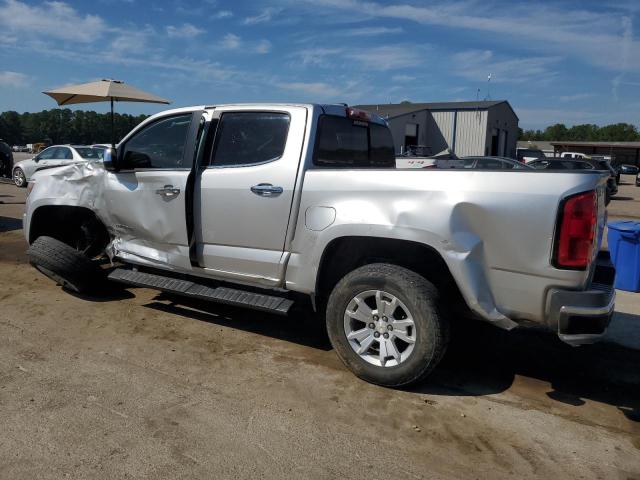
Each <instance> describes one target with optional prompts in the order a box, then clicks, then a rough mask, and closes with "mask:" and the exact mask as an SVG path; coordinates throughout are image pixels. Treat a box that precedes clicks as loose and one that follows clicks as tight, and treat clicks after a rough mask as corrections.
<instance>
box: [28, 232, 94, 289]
mask: <svg viewBox="0 0 640 480" xmlns="http://www.w3.org/2000/svg"><path fill="white" fill-rule="evenodd" d="M28 255H29V262H30V263H31V264H32V265H33V266H34V267H35V268H37V269H38V270H39V271H40V272H41V273H43V274H44V275H46V276H47V277H49V278H51V279H52V280H54V281H55V282H56V283H58V284H59V285H62V286H63V287H64V288H67V289H69V290H71V291H74V292H77V293H90V292H92V291H96V290H97V289H98V287H99V286H101V285H102V284H103V282H104V280H105V275H104V272H103V271H102V269H101V268H100V267H99V266H98V265H97V264H96V263H95V262H94V261H92V260H91V259H90V258H89V257H87V256H86V255H85V254H84V253H82V252H81V251H78V250H76V249H75V248H73V247H71V246H69V245H67V244H66V243H63V242H61V241H60V240H56V239H55V238H52V237H46V236H42V237H38V238H37V239H36V241H35V242H33V243H32V244H31V247H29V251H28Z"/></svg>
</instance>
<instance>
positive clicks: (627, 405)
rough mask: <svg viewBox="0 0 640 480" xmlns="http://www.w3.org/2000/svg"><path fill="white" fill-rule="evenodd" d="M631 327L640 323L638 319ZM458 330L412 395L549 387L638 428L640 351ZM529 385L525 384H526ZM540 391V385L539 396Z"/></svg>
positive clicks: (532, 333)
mask: <svg viewBox="0 0 640 480" xmlns="http://www.w3.org/2000/svg"><path fill="white" fill-rule="evenodd" d="M628 316H632V317H635V318H634V319H633V321H636V322H637V321H640V316H637V315H628ZM468 323H469V324H468V325H465V328H464V332H461V331H460V330H461V329H460V328H458V329H457V332H456V333H459V334H458V335H455V336H454V338H453V339H452V342H451V344H450V348H449V351H448V353H447V355H446V356H445V358H444V359H443V361H442V363H441V364H440V365H439V367H438V368H437V369H436V370H435V371H434V373H433V375H432V376H431V378H429V379H428V381H427V382H425V383H423V384H421V385H418V386H417V387H415V388H413V389H411V391H415V392H420V393H427V394H431V395H459V396H481V395H489V394H495V393H500V392H503V391H505V390H508V389H509V388H510V387H511V386H512V384H513V382H514V380H515V378H516V376H519V377H524V378H528V379H535V380H538V381H543V382H547V383H548V384H549V386H550V391H548V392H546V393H545V395H546V396H547V397H548V398H549V399H551V400H554V401H557V402H561V403H564V404H567V405H572V406H582V405H584V404H585V400H593V401H596V402H601V403H605V404H608V405H612V406H615V407H617V408H618V409H619V410H620V411H621V412H622V413H623V414H624V415H625V416H626V417H627V418H628V419H629V420H632V421H634V422H640V371H639V370H638V365H640V351H639V350H634V349H630V348H626V347H624V346H621V345H617V344H614V343H606V342H603V343H598V344H594V345H584V346H582V347H579V348H575V347H571V346H569V345H566V344H564V343H562V342H561V341H560V340H559V339H558V338H557V336H556V335H555V334H553V333H552V332H549V331H546V330H542V329H533V328H522V329H517V330H513V331H511V332H507V331H503V330H499V329H497V328H494V327H492V326H491V325H487V324H483V323H481V322H468ZM525 383H526V382H525ZM539 388H540V385H539V384H538V385H536V390H539Z"/></svg>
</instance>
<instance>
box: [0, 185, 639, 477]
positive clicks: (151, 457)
mask: <svg viewBox="0 0 640 480" xmlns="http://www.w3.org/2000/svg"><path fill="white" fill-rule="evenodd" d="M630 188H631V187H629V189H630ZM633 188H634V189H635V187H633ZM638 190H639V191H640V188H639V189H638ZM633 193H634V194H635V190H634V191H633ZM23 202H24V190H18V189H16V188H15V187H13V186H12V185H0V425H1V426H2V432H1V434H0V478H2V479H34V478H38V479H60V478H74V479H85V478H86V479H96V478H97V479H102V478H105V479H106V478H150V479H159V478H167V479H182V478H266V479H271V478H354V479H355V478H365V477H366V478H373V479H375V478H397V477H399V476H400V477H402V478H429V479H460V478H491V479H498V478H533V477H539V478H589V479H591V478H600V479H605V478H606V479H640V423H639V422H640V370H639V366H640V344H638V345H636V344H635V343H633V342H632V343H630V344H628V346H622V345H621V344H620V343H616V342H615V341H609V342H604V343H601V344H598V345H593V346H587V347H581V348H571V347H568V346H566V345H564V344H562V343H561V342H559V341H558V340H557V339H556V338H555V337H554V335H553V334H552V333H548V332H545V331H539V330H519V331H512V332H504V331H500V330H497V329H494V328H492V327H490V326H485V325H483V324H479V323H472V324H464V328H458V329H457V330H456V332H455V334H456V335H455V337H454V341H453V343H452V345H451V348H450V350H449V353H448V354H447V356H446V357H445V360H444V361H443V363H442V364H441V365H440V366H439V367H438V368H437V369H436V372H435V374H434V375H433V376H432V377H430V378H429V379H428V381H427V382H425V383H423V384H421V385H419V386H417V387H415V388H412V389H410V390H390V389H384V388H379V387H375V386H372V385H369V384H367V383H364V382H362V381H360V380H358V379H357V378H355V377H354V376H353V375H352V374H351V373H349V372H348V371H347V370H346V369H345V368H344V367H343V366H342V364H341V363H340V362H339V360H338V359H337V357H336V356H335V355H334V353H333V352H332V351H331V348H330V345H329V342H328V340H327V338H326V336H325V335H324V333H323V332H322V326H321V325H320V324H319V322H317V321H316V320H315V319H314V318H313V316H312V315H311V314H310V313H308V312H304V311H303V312H298V313H295V314H293V315H291V316H290V317H287V318H282V317H276V316H271V315H265V314H262V313H256V312H252V311H248V310H241V309H234V308H228V307H223V306H217V305H212V304H202V303H197V302H191V301H185V300H183V299H179V298H173V297H168V296H166V295H163V294H158V293H157V292H154V291H151V290H145V289H129V290H124V291H121V292H119V293H118V292H117V291H116V292H115V293H113V294H111V296H109V297H102V298H88V297H80V296H76V295H71V294H69V293H67V292H65V291H63V290H61V289H60V288H59V287H57V286H56V285H55V284H54V283H53V282H51V281H50V280H48V279H47V278H45V277H43V276H42V275H40V274H39V273H38V272H36V271H35V270H34V269H33V268H31V267H30V266H29V265H28V264H27V259H26V256H25V250H26V245H25V242H24V240H23V237H22V232H21V221H20V218H21V215H22V211H23V208H24V205H23ZM622 202H625V205H626V204H630V203H631V202H635V200H626V201H621V203H622ZM615 203H616V202H615V201H614V203H612V208H614V207H615ZM625 208H627V207H625ZM636 211H637V212H640V208H639V209H638V210H636ZM636 296H637V294H628V297H625V298H626V300H625V302H626V303H625V305H627V307H626V310H625V313H623V314H620V315H619V316H617V317H616V319H614V324H616V325H617V324H619V325H620V326H621V328H622V330H623V331H624V328H627V327H629V326H631V327H634V326H635V325H637V324H638V322H640V308H639V306H640V302H639V301H637V298H636ZM635 331H636V332H637V330H635ZM636 347H637V348H636Z"/></svg>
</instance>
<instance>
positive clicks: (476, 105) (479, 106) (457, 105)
mask: <svg viewBox="0 0 640 480" xmlns="http://www.w3.org/2000/svg"><path fill="white" fill-rule="evenodd" d="M501 103H506V104H507V105H508V106H509V108H511V105H509V102H508V101H506V100H479V101H474V102H430V103H379V104H375V105H355V108H359V109H361V110H367V111H369V112H371V113H376V114H378V115H380V116H382V117H384V118H394V117H399V116H401V115H406V114H407V113H414V112H420V111H422V110H432V111H435V110H487V109H489V108H491V107H495V106H496V105H500V104H501ZM511 111H512V112H513V108H511ZM513 114H514V115H515V112H513ZM516 118H518V116H517V115H516Z"/></svg>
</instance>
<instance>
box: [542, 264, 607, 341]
mask: <svg viewBox="0 0 640 480" xmlns="http://www.w3.org/2000/svg"><path fill="white" fill-rule="evenodd" d="M614 281H615V268H614V267H613V264H612V263H611V259H610V257H609V252H600V254H599V255H598V259H597V263H596V268H595V272H594V275H593V280H592V282H591V285H590V287H589V288H588V289H586V290H582V291H574V290H561V289H555V288H554V289H551V290H550V291H549V293H548V296H547V324H548V325H549V327H551V328H552V329H553V330H555V331H557V332H558V337H560V340H562V341H563V342H565V343H568V344H570V345H574V346H577V345H584V344H588V343H594V342H597V341H598V340H600V339H601V338H602V337H603V336H604V334H605V333H606V331H607V327H608V326H609V323H610V322H611V317H612V316H613V311H614V303H615V298H616V291H615V288H614V286H613V284H614Z"/></svg>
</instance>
